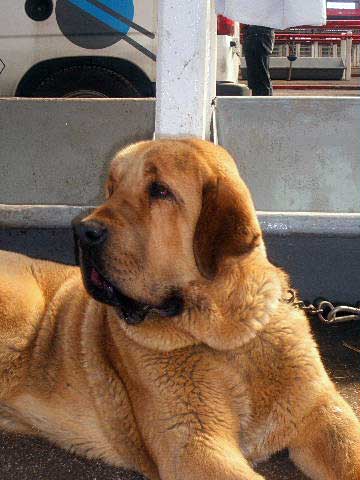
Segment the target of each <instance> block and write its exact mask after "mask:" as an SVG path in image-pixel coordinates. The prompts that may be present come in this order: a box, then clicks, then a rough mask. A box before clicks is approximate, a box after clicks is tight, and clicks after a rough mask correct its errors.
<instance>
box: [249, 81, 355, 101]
mask: <svg viewBox="0 0 360 480" xmlns="http://www.w3.org/2000/svg"><path fill="white" fill-rule="evenodd" d="M240 83H245V84H246V83H247V82H246V81H244V80H240ZM273 85H274V87H275V88H274V96H276V97H278V96H281V97H284V96H315V97H322V96H325V97H338V96H341V97H359V96H360V77H353V78H352V79H351V80H349V81H346V80H318V81H316V80H291V81H290V82H288V81H287V80H273ZM278 85H279V86H281V87H284V86H286V85H289V86H299V85H306V86H311V87H312V88H311V89H303V90H298V89H290V88H289V89H283V88H281V89H276V86H278ZM316 85H321V87H326V86H328V87H329V89H327V90H325V89H323V88H321V89H319V90H316V89H313V87H316ZM332 86H336V87H338V89H333V88H331V87H332ZM339 87H340V88H339ZM346 87H350V88H349V89H346ZM356 87H357V88H356ZM355 88H356V89H355Z"/></svg>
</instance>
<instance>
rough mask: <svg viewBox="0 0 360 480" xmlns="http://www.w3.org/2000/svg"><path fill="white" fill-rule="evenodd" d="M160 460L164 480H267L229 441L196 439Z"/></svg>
mask: <svg viewBox="0 0 360 480" xmlns="http://www.w3.org/2000/svg"><path fill="white" fill-rule="evenodd" d="M166 457H167V458H164V457H163V459H162V461H160V462H159V463H160V465H158V466H159V471H160V478H161V480H264V477H263V476H261V475H259V474H258V473H256V472H255V471H254V470H253V469H252V468H251V466H250V465H249V463H248V462H247V460H246V459H245V457H244V456H243V455H242V453H241V451H240V449H239V448H238V447H237V445H236V442H235V441H232V440H230V439H229V438H224V437H220V438H218V439H216V438H211V439H209V438H201V437H200V438H196V439H193V440H192V441H191V442H190V443H188V444H187V445H186V446H182V447H180V448H176V447H175V448H174V450H173V453H172V454H170V455H169V456H166Z"/></svg>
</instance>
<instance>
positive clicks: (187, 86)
mask: <svg viewBox="0 0 360 480" xmlns="http://www.w3.org/2000/svg"><path fill="white" fill-rule="evenodd" d="M214 16H215V13H214V8H213V5H212V1H211V0H182V1H181V2H179V0H159V3H158V49H157V73H156V77H157V78H156V122H155V136H156V138H160V137H166V136H174V135H181V136H186V135H190V136H196V137H200V138H206V137H208V135H209V127H210V125H209V123H210V113H209V112H210V109H211V102H210V98H211V97H212V96H213V95H214V88H215V78H214V75H215V74H214V71H213V70H214V69H215V67H214V66H213V62H214V55H215V51H216V45H215V42H216V38H215V40H214V38H213V36H212V27H213V22H214ZM214 33H215V36H216V32H213V34H214ZM215 58H216V57H215ZM210 77H211V80H210ZM210 84H211V85H210Z"/></svg>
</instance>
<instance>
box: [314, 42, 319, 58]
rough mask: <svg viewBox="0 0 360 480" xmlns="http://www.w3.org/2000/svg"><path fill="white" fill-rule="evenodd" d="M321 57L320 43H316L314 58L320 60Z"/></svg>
mask: <svg viewBox="0 0 360 480" xmlns="http://www.w3.org/2000/svg"><path fill="white" fill-rule="evenodd" d="M318 56H319V42H314V57H315V58H318Z"/></svg>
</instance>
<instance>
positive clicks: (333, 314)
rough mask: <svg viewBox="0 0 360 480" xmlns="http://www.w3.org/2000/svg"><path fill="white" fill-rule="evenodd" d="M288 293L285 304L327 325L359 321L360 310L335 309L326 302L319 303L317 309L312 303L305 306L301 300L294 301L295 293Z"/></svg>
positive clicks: (350, 308)
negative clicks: (289, 304)
mask: <svg viewBox="0 0 360 480" xmlns="http://www.w3.org/2000/svg"><path fill="white" fill-rule="evenodd" d="M288 292H289V293H290V298H288V299H286V300H285V301H286V303H291V304H292V305H294V306H295V307H297V308H300V309H301V310H304V311H305V312H306V313H307V314H309V315H317V317H318V319H319V320H320V321H321V322H322V323H325V324H327V325H330V324H331V325H334V324H337V323H343V322H350V321H353V320H360V308H355V307H350V306H347V305H340V306H337V307H336V306H334V305H333V304H332V303H331V302H328V301H327V300H322V301H321V302H319V304H318V306H317V307H315V306H314V305H313V304H312V303H310V304H308V305H305V303H304V302H303V301H302V300H297V299H296V293H295V291H294V290H288ZM325 312H327V314H325Z"/></svg>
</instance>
